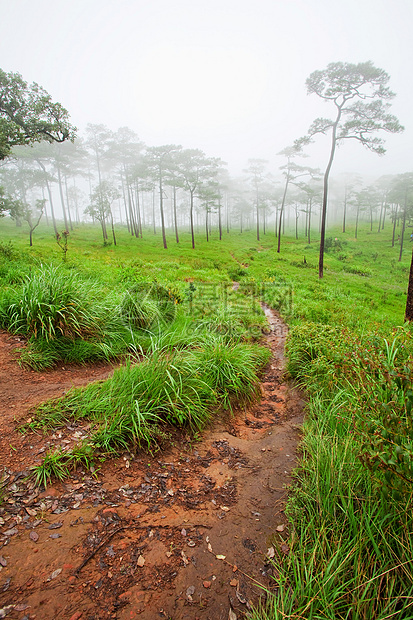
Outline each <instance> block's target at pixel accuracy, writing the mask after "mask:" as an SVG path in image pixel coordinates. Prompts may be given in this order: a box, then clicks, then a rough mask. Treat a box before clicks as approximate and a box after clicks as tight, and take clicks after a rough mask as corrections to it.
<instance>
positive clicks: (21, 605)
mask: <svg viewBox="0 0 413 620" xmlns="http://www.w3.org/2000/svg"><path fill="white" fill-rule="evenodd" d="M28 607H29V605H27V603H19V604H18V605H16V607H15V608H14V611H24V610H25V609H27V608H28Z"/></svg>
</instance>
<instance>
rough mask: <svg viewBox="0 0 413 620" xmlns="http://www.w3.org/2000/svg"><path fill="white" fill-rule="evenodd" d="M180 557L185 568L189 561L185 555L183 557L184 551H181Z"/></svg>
mask: <svg viewBox="0 0 413 620" xmlns="http://www.w3.org/2000/svg"><path fill="white" fill-rule="evenodd" d="M181 557H182V559H183V561H184V564H185V566H188V564H189V560H188V558H187V557H186V555H185V552H184V551H181Z"/></svg>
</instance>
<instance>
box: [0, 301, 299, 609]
mask: <svg viewBox="0 0 413 620" xmlns="http://www.w3.org/2000/svg"><path fill="white" fill-rule="evenodd" d="M264 310H265V312H266V315H267V318H268V320H269V325H270V328H271V331H270V333H269V334H268V336H267V339H268V344H269V346H270V347H271V350H272V354H273V355H272V358H271V361H270V363H269V365H268V367H267V370H266V374H265V377H264V378H263V383H262V398H261V401H260V403H258V404H256V405H255V406H254V407H253V408H251V409H250V410H248V411H243V412H241V411H239V412H238V413H237V415H236V416H235V417H233V418H231V419H229V420H226V421H222V420H221V421H220V422H218V423H216V424H215V425H214V427H213V429H212V430H209V431H208V432H206V433H205V435H204V437H203V439H202V440H201V441H200V442H197V443H192V444H191V442H189V441H186V442H185V443H184V445H183V444H182V443H178V444H177V445H172V446H171V448H170V450H169V451H168V452H167V453H166V452H164V453H162V455H160V456H159V455H155V456H154V457H148V456H147V455H140V456H139V457H138V458H134V459H132V460H131V459H130V458H129V455H125V456H124V457H121V458H119V459H117V460H116V461H111V462H106V463H104V464H103V466H102V469H101V470H100V471H99V472H98V474H97V475H96V477H93V476H91V475H90V474H85V473H80V472H79V473H78V475H77V477H76V476H72V478H71V479H70V480H69V481H67V482H65V483H62V484H55V485H53V486H52V487H50V488H48V489H47V490H46V491H44V492H42V493H40V492H39V491H38V490H36V489H34V488H33V487H32V486H31V485H30V483H28V482H27V481H26V480H25V479H24V471H23V472H21V470H22V467H21V466H19V465H20V461H17V463H15V464H14V465H15V466H13V450H11V449H8V450H7V452H6V454H7V455H9V454H11V456H10V457H7V461H5V462H4V464H7V467H8V469H7V470H6V476H5V481H4V486H5V490H6V494H7V496H6V501H5V502H4V503H3V504H2V506H1V508H0V527H1V532H2V533H1V537H0V545H2V547H1V548H0V609H1V608H2V609H4V610H6V611H7V616H6V617H7V618H10V619H22V618H26V619H28V618H36V619H37V620H39V619H41V620H52V619H53V620H54V619H58V618H59V619H60V618H61V619H62V620H63V619H64V620H67V619H71V620H75V619H76V620H80V619H82V620H100V619H106V618H116V619H118V620H126V619H129V618H141V619H142V620H153V619H154V618H172V619H174V620H180V619H188V620H189V619H190V620H194V619H195V618H199V619H200V620H207V619H210V620H220V619H225V620H226V619H227V618H228V616H229V610H230V609H231V610H232V611H233V613H235V616H236V617H238V618H242V617H243V614H244V613H245V612H246V611H247V609H248V608H249V606H250V605H251V604H254V603H256V602H257V601H258V598H259V597H260V596H262V589H261V586H262V585H263V586H266V587H270V588H271V587H272V584H273V581H272V579H271V575H272V574H273V572H274V571H276V564H277V558H279V557H281V555H282V554H285V553H288V552H289V549H288V545H287V543H286V539H287V534H288V532H287V524H286V520H285V517H284V513H283V509H284V506H285V499H286V488H287V486H288V484H289V481H290V472H291V469H292V467H293V466H294V463H295V449H296V444H297V436H298V428H299V425H300V423H301V421H302V403H301V400H300V395H299V394H298V393H296V392H295V391H294V390H293V389H291V388H290V387H288V386H287V385H286V384H285V383H284V381H283V359H284V358H283V349H284V342H285V332H286V330H285V327H284V325H283V323H282V322H281V321H280V319H279V318H278V317H277V316H276V315H275V313H273V312H272V311H271V310H270V309H269V308H267V307H265V308H264ZM59 372H60V373H61V374H62V373H67V372H68V371H67V370H66V369H60V370H59ZM76 372H77V371H76ZM79 372H80V371H79ZM99 372H102V373H104V372H107V369H101V371H99ZM45 376H46V379H45V380H44V382H45V384H47V376H49V377H51V376H52V373H49V374H48V375H46V373H45ZM36 380H37V381H39V382H41V375H40V376H39V375H38V376H37V377H36ZM78 380H79V382H80V378H78ZM59 389H60V390H61V389H62V388H61V387H60V388H59ZM15 390H16V391H15V393H16V394H17V395H18V393H19V392H18V386H17V385H16V386H15ZM46 393H47V396H50V392H47V390H45V394H46ZM60 393H61V392H60ZM9 396H10V395H9ZM37 396H38V397H39V399H38V400H39V401H40V400H43V398H41V390H39V394H38V395H37V394H36V396H33V395H31V396H30V397H28V398H26V399H25V400H28V402H27V403H26V404H24V403H20V410H19V411H20V417H21V416H24V414H25V410H26V411H27V409H28V407H29V405H30V404H34V402H35V401H36V397H37ZM17 401H18V398H16V401H15V402H14V404H15V409H16V407H17V406H18V405H16V402H17ZM8 402H9V404H10V401H8ZM6 405H7V402H6ZM25 408H26V409H25ZM6 419H7V416H6ZM8 433H9V435H8V437H7V441H8V442H9V443H12V442H13V441H14V442H15V443H16V444H18V442H19V441H20V442H21V444H18V445H21V452H20V454H18V455H16V458H17V459H20V458H21V459H22V463H23V467H24V468H27V467H28V466H29V465H30V464H32V463H31V461H30V459H32V460H33V457H34V454H33V452H36V453H38V452H39V450H42V447H41V445H40V444H41V442H43V444H44V443H45V441H46V440H47V438H46V439H45V438H41V437H39V436H37V437H34V436H31V437H29V436H27V437H26V438H22V439H19V438H18V436H17V435H16V433H15V432H14V431H13V432H12V430H11V428H10V424H9V425H8ZM49 440H50V439H49ZM34 446H36V447H35V449H34ZM30 447H31V448H30ZM3 454H4V452H3ZM32 455H33V456H32ZM269 556H270V557H272V556H273V561H270V559H269ZM233 617H234V616H233Z"/></svg>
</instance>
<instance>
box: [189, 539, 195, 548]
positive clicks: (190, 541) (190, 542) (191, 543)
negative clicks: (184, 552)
mask: <svg viewBox="0 0 413 620" xmlns="http://www.w3.org/2000/svg"><path fill="white" fill-rule="evenodd" d="M187 545H188V547H196V543H195V542H194V541H193V540H188V542H187Z"/></svg>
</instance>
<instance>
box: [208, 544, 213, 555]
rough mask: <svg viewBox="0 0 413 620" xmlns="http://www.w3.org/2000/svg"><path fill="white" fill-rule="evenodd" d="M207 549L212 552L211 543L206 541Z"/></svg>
mask: <svg viewBox="0 0 413 620" xmlns="http://www.w3.org/2000/svg"><path fill="white" fill-rule="evenodd" d="M208 551H209V553H213V551H212V545H211V543H208Z"/></svg>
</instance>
